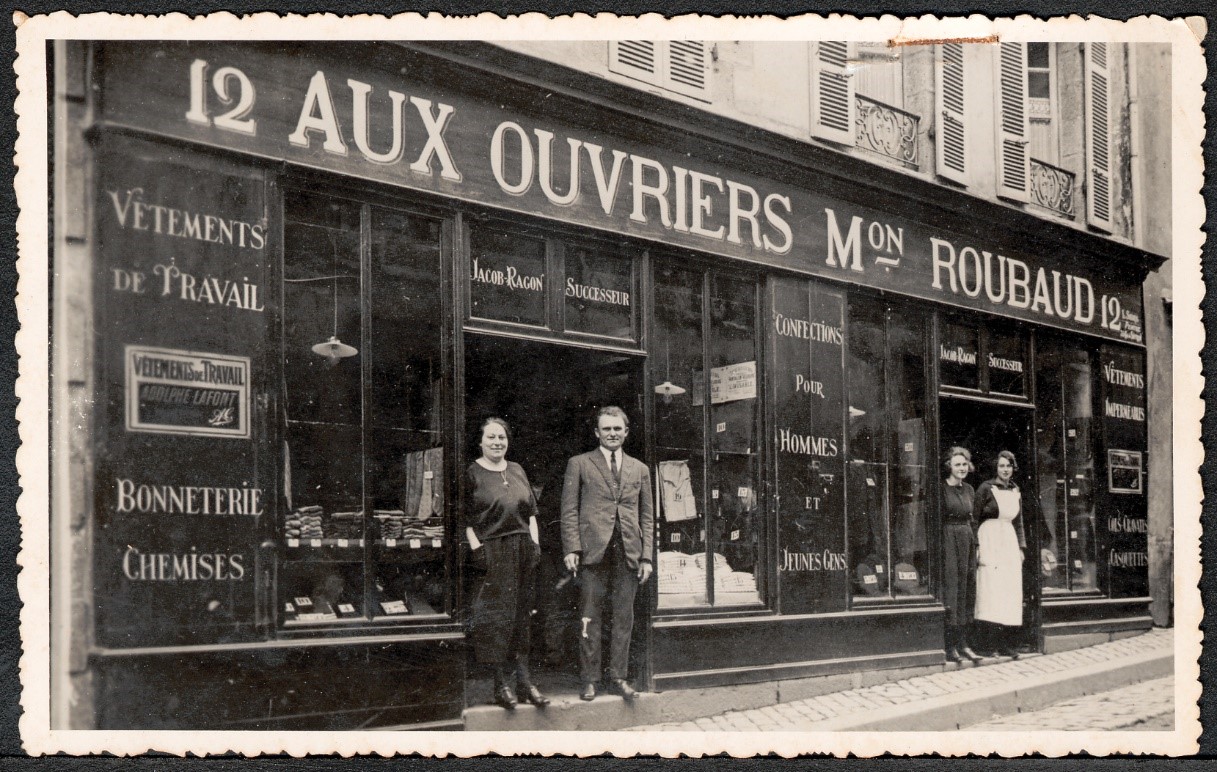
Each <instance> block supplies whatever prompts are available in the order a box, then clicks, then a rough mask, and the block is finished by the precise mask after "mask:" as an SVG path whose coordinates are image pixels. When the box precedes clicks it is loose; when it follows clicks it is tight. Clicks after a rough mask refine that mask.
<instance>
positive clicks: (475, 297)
mask: <svg viewBox="0 0 1217 772" xmlns="http://www.w3.org/2000/svg"><path fill="white" fill-rule="evenodd" d="M471 240H472V244H471V245H470V260H471V265H470V276H469V313H470V315H471V316H474V317H477V318H479V319H494V320H496V321H500V322H515V323H517V324H531V325H537V326H542V325H544V324H545V321H546V320H545V242H544V241H542V240H541V239H532V238H527V237H524V236H519V235H516V234H512V233H505V232H503V231H499V230H494V229H492V228H489V227H486V226H474V228H473V235H472V239H471Z"/></svg>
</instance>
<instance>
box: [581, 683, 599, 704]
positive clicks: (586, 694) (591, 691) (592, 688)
mask: <svg viewBox="0 0 1217 772" xmlns="http://www.w3.org/2000/svg"><path fill="white" fill-rule="evenodd" d="M579 699H581V700H583V701H584V702H591V701H592V700H594V699H596V685H595V684H583V690H582V691H580V692H579Z"/></svg>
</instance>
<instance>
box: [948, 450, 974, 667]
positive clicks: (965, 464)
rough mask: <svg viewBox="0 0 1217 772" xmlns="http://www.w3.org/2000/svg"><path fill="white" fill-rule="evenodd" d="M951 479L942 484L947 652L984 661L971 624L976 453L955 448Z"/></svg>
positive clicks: (953, 656) (954, 659)
mask: <svg viewBox="0 0 1217 772" xmlns="http://www.w3.org/2000/svg"><path fill="white" fill-rule="evenodd" d="M946 467H947V472H948V474H947V480H946V484H945V485H943V486H942V528H943V532H942V552H943V576H942V602H943V604H945V605H946V611H947V615H946V626H947V627H946V655H947V659H948V660H949V661H951V662H958V661H959V660H960V657H967V658H968V659H970V660H972V662H974V663H975V662H980V657H979V656H978V655H977V654H976V652H974V651H972V648H971V647H970V646H969V645H968V638H967V635H968V633H967V630H968V624H969V623H970V622H971V621H972V610H973V606H974V604H975V598H976V533H975V531H974V530H973V529H974V525H973V521H972V510H973V508H974V507H975V505H976V492H975V491H974V490H973V489H972V486H971V485H969V484H968V483H966V482H964V480H965V479H966V478H967V476H968V475H969V474H971V473H972V471H973V470H974V467H973V466H972V453H971V451H969V450H968V449H967V448H961V447H959V446H955V447H952V448H951V449H950V450H948V451H947V455H946Z"/></svg>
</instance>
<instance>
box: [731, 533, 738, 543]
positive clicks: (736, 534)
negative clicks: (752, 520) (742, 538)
mask: <svg viewBox="0 0 1217 772" xmlns="http://www.w3.org/2000/svg"><path fill="white" fill-rule="evenodd" d="M731 541H739V531H732V532H731Z"/></svg>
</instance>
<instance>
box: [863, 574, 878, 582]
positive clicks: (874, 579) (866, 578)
mask: <svg viewBox="0 0 1217 772" xmlns="http://www.w3.org/2000/svg"><path fill="white" fill-rule="evenodd" d="M862 583H863V584H878V583H879V577H877V576H875V575H874V574H867V575H866V576H864V577H862Z"/></svg>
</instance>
